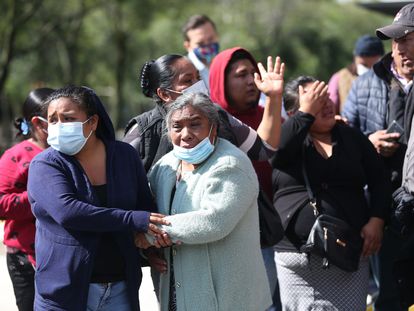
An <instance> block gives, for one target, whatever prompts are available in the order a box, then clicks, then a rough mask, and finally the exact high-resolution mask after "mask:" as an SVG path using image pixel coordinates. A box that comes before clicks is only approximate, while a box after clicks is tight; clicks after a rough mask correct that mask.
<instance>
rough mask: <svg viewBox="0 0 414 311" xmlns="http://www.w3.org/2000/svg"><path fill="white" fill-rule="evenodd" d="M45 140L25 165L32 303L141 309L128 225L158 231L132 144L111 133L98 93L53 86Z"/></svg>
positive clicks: (131, 232) (52, 307)
mask: <svg viewBox="0 0 414 311" xmlns="http://www.w3.org/2000/svg"><path fill="white" fill-rule="evenodd" d="M47 104H48V107H47V116H48V133H49V137H48V143H49V145H50V146H51V147H52V148H48V149H47V150H45V151H44V152H42V153H41V154H39V155H38V156H36V157H35V158H34V159H33V161H32V162H31V164H30V169H29V182H28V191H29V200H30V203H31V206H32V211H33V213H34V215H35V216H36V242H35V243H36V261H37V267H36V275H35V284H36V293H35V310H73V311H75V310H86V309H87V310H139V302H138V288H139V285H140V283H141V277H142V274H141V270H140V263H139V259H138V256H137V249H136V247H135V245H134V231H135V232H148V233H150V234H152V235H157V234H160V233H161V231H159V229H157V227H156V226H155V224H162V223H164V224H166V223H167V222H166V221H165V220H163V216H162V215H160V214H156V213H153V212H154V206H153V203H152V200H151V195H150V192H149V188H148V183H147V179H146V174H145V171H144V168H143V166H142V163H141V161H140V160H139V157H138V155H137V152H136V151H135V149H134V148H133V147H131V146H130V145H128V144H126V143H123V142H119V141H115V134H114V128H113V125H112V122H111V120H110V119H109V116H108V114H107V113H106V111H105V109H104V106H103V105H102V103H101V101H100V100H99V98H98V97H97V95H96V94H95V93H94V92H93V91H92V90H91V89H88V88H86V87H75V86H68V87H64V88H62V89H59V90H56V91H55V92H54V93H53V94H52V95H51V96H50V98H49V100H48V101H47Z"/></svg>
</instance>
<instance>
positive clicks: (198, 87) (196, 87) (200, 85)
mask: <svg viewBox="0 0 414 311" xmlns="http://www.w3.org/2000/svg"><path fill="white" fill-rule="evenodd" d="M166 90H167V91H170V92H173V93H177V94H181V95H182V94H195V93H203V94H204V95H207V96H210V94H209V91H208V88H207V87H206V84H205V83H204V81H203V80H199V81H197V82H196V83H194V84H193V85H191V86H189V87H188V88H186V89H184V90H182V91H181V92H179V91H174V90H171V89H166Z"/></svg>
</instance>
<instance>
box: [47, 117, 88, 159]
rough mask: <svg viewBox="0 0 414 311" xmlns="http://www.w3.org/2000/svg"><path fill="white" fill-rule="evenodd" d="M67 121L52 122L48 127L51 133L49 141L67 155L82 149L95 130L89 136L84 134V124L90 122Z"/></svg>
mask: <svg viewBox="0 0 414 311" xmlns="http://www.w3.org/2000/svg"><path fill="white" fill-rule="evenodd" d="M88 121H89V119H88V120H86V121H85V122H65V123H60V122H59V123H55V124H50V123H49V126H48V128H47V131H48V133H49V135H48V137H47V143H48V144H49V145H50V146H51V147H52V148H53V149H55V150H57V151H60V152H62V153H64V154H67V155H75V154H77V153H78V152H79V151H81V150H82V148H83V146H85V144H86V142H87V140H88V138H89V137H90V136H91V135H92V132H93V130H91V132H90V133H89V135H88V137H85V136H83V124H85V123H86V122H88Z"/></svg>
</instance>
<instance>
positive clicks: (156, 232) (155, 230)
mask: <svg viewBox="0 0 414 311" xmlns="http://www.w3.org/2000/svg"><path fill="white" fill-rule="evenodd" d="M149 220H150V223H149V225H148V231H147V234H149V235H151V236H153V237H154V241H153V244H151V243H150V242H149V241H148V240H147V238H146V236H145V233H142V232H137V233H135V245H136V246H137V247H139V248H143V249H146V248H148V247H151V246H155V247H157V248H161V247H169V246H171V245H172V244H173V242H172V241H171V238H170V237H169V235H168V234H167V233H166V232H165V231H163V230H162V229H161V228H160V227H159V225H166V226H168V225H170V222H169V221H168V220H166V219H165V215H163V214H159V213H151V214H150V219H149Z"/></svg>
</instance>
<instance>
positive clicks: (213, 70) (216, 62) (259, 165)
mask: <svg viewBox="0 0 414 311" xmlns="http://www.w3.org/2000/svg"><path fill="white" fill-rule="evenodd" d="M239 50H243V51H245V52H246V54H247V56H248V57H249V60H250V61H251V62H252V64H253V65H254V66H255V67H256V68H257V63H256V60H255V59H254V58H253V56H252V55H251V54H250V53H249V52H248V51H246V50H245V49H243V48H241V47H234V48H231V49H227V50H224V51H222V52H220V53H219V54H218V55H217V56H216V57H214V59H213V62H212V63H211V66H210V76H209V82H210V97H211V100H212V101H213V102H215V103H217V104H219V105H220V106H221V107H222V108H223V109H224V110H226V111H228V112H229V113H230V114H232V115H233V116H235V117H236V118H237V119H239V120H240V121H242V122H244V123H245V124H247V125H249V126H250V127H251V128H253V129H255V130H257V128H258V126H259V124H260V122H261V121H262V117H263V111H264V109H263V107H261V106H259V105H257V106H255V107H253V108H251V109H249V110H248V111H244V112H238V111H236V110H235V109H234V108H233V107H232V106H231V105H230V104H229V103H228V102H227V98H226V94H225V85H224V84H225V81H226V79H225V72H226V67H227V65H228V63H229V62H230V60H231V58H232V56H233V54H234V53H235V52H236V51H239ZM257 72H259V70H257ZM257 103H259V99H258V102H257ZM252 163H253V166H254V169H255V170H256V174H257V176H258V179H259V183H260V186H261V187H262V189H263V190H264V192H265V193H266V194H267V195H268V197H269V198H270V199H272V197H273V194H272V168H271V166H270V164H269V163H268V162H267V161H262V162H259V161H252Z"/></svg>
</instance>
